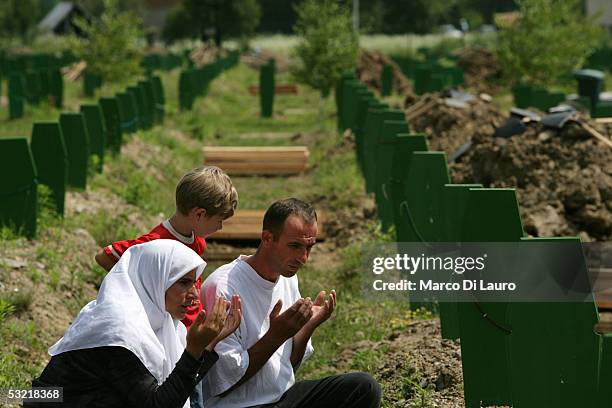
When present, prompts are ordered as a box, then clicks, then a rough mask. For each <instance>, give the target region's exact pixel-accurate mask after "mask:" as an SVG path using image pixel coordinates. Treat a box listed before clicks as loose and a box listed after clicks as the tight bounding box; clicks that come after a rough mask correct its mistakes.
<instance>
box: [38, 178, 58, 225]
mask: <svg viewBox="0 0 612 408" xmlns="http://www.w3.org/2000/svg"><path fill="white" fill-rule="evenodd" d="M37 194H38V196H37V206H38V215H37V217H38V218H37V222H38V228H39V229H40V230H44V229H47V228H49V227H51V226H53V225H54V224H56V223H57V222H58V221H59V220H60V217H59V215H58V214H57V208H56V206H55V200H54V199H53V191H52V190H51V189H50V188H49V187H48V186H46V185H44V184H39V185H38V186H37Z"/></svg>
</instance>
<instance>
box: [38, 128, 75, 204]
mask: <svg viewBox="0 0 612 408" xmlns="http://www.w3.org/2000/svg"><path fill="white" fill-rule="evenodd" d="M32 155H33V156H34V162H35V163H36V170H37V172H38V181H39V183H40V184H44V185H46V186H47V187H49V189H51V193H52V194H53V197H52V199H53V201H54V202H55V208H56V210H57V213H58V214H59V215H64V201H65V195H66V183H67V182H68V153H67V151H66V145H65V143H64V137H63V135H62V130H61V128H60V125H59V123H58V122H35V123H34V125H33V126H32Z"/></svg>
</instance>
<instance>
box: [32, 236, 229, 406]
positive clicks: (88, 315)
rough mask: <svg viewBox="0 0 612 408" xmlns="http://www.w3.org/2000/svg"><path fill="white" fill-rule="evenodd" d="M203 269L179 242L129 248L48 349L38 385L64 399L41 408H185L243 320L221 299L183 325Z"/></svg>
mask: <svg viewBox="0 0 612 408" xmlns="http://www.w3.org/2000/svg"><path fill="white" fill-rule="evenodd" d="M205 266H206V263H205V262H204V261H203V260H202V258H200V257H199V256H198V255H197V254H196V253H195V252H193V251H192V250H191V249H189V248H188V247H186V246H185V245H183V244H182V243H179V242H177V241H175V240H165V239H160V240H156V241H151V242H148V243H145V244H141V245H136V246H133V247H131V248H130V249H128V250H127V251H126V252H125V253H124V254H123V256H122V257H121V259H120V260H119V262H118V263H117V264H116V265H115V266H114V267H113V269H112V270H111V271H110V272H109V274H108V275H107V276H106V278H105V279H104V281H103V282H102V286H101V287H100V291H99V293H98V297H97V299H96V300H94V301H92V302H90V303H88V304H87V305H86V306H85V307H84V308H83V309H82V310H81V312H80V313H79V315H78V316H77V317H76V319H75V321H74V322H73V323H72V325H71V326H70V328H69V329H68V331H67V332H66V333H65V334H64V337H62V338H61V339H60V340H59V341H58V342H57V343H56V344H55V345H53V346H52V347H51V348H50V349H49V354H50V355H51V356H52V358H51V361H50V362H49V364H48V365H47V367H46V368H45V370H44V371H43V373H42V374H41V376H40V377H39V378H38V379H36V380H34V381H33V386H35V387H47V386H60V387H63V400H64V402H63V403H61V404H57V405H56V404H53V403H51V404H50V403H41V404H40V406H41V407H52V406H62V407H105V408H109V407H164V408H172V407H176V408H180V407H184V408H188V407H189V399H188V398H189V395H190V394H191V392H192V391H193V389H194V387H195V385H196V384H197V383H198V382H199V381H200V379H201V378H202V376H203V375H204V374H205V373H206V372H207V371H208V369H209V368H210V367H211V366H212V365H213V364H214V363H215V362H216V360H217V359H218V356H217V355H216V353H215V352H214V347H215V345H216V344H217V342H219V341H220V340H222V339H223V338H225V337H227V336H228V335H229V334H231V333H233V332H234V330H236V328H237V327H238V325H239V324H240V319H241V310H240V299H239V298H238V297H235V298H233V299H232V301H231V305H230V302H227V301H225V300H224V299H222V298H218V299H217V300H216V302H215V305H214V307H213V310H209V311H208V313H207V314H206V313H204V312H201V313H200V315H198V317H197V319H196V321H195V322H194V324H193V325H192V326H191V327H190V329H189V332H187V330H186V329H185V326H184V325H183V324H182V323H181V322H180V319H182V318H183V317H184V315H185V312H186V311H187V307H188V306H190V305H191V304H192V303H193V302H195V301H197V299H198V293H197V291H196V289H195V286H194V284H195V281H196V279H197V278H198V277H199V276H200V275H201V273H202V270H203V269H204V267H205ZM228 308H229V312H228V311H227V309H228ZM35 406H37V405H35V404H29V403H25V404H24V407H35Z"/></svg>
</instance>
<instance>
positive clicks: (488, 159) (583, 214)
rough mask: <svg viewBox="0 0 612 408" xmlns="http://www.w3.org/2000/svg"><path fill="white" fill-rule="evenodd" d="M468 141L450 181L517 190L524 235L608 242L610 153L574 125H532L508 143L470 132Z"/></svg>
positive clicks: (611, 216)
mask: <svg viewBox="0 0 612 408" xmlns="http://www.w3.org/2000/svg"><path fill="white" fill-rule="evenodd" d="M487 133H488V134H487ZM607 136H608V137H609V133H608V134H607ZM472 140H473V146H472V148H471V149H470V151H469V152H468V153H467V154H466V155H465V156H464V157H462V158H461V160H460V162H459V163H456V164H453V165H451V172H452V178H453V181H454V182H455V183H468V182H476V183H482V184H483V185H485V186H486V187H516V188H517V194H518V199H519V204H520V210H521V217H522V219H523V226H524V229H525V231H526V232H527V233H529V234H531V235H533V236H552V235H556V236H561V235H580V236H581V237H582V238H583V239H584V240H587V241H592V240H597V241H604V240H609V239H610V238H611V237H612V149H610V148H609V147H607V146H604V145H603V144H601V143H599V142H597V141H596V139H594V138H593V137H592V136H590V135H589V134H588V133H587V132H586V131H585V130H583V129H582V128H581V127H580V126H579V125H577V124H569V125H566V127H565V128H563V129H561V130H552V129H545V128H543V126H542V125H540V124H535V125H531V126H529V128H528V130H527V131H526V132H525V133H523V134H521V135H516V136H513V137H511V138H509V139H502V138H495V137H493V135H492V133H489V132H475V133H474V134H473V139H472Z"/></svg>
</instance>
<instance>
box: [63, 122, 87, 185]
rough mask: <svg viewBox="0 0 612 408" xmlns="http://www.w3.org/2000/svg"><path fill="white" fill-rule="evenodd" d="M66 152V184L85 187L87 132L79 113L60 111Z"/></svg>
mask: <svg viewBox="0 0 612 408" xmlns="http://www.w3.org/2000/svg"><path fill="white" fill-rule="evenodd" d="M59 123H60V126H61V128H62V135H63V136H64V142H65V143H66V152H67V153H68V185H69V186H71V187H76V188H82V189H85V188H87V168H88V166H89V154H90V144H89V134H88V133H87V127H86V126H85V119H84V118H83V114H81V113H62V114H61V115H60V119H59Z"/></svg>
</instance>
